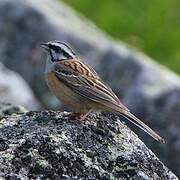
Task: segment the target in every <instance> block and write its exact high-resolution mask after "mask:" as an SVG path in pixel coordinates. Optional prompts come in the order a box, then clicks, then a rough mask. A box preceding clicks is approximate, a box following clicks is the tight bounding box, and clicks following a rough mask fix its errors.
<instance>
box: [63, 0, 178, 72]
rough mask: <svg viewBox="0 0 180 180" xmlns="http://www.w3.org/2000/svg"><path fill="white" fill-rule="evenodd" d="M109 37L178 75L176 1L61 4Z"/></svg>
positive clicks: (100, 0)
mask: <svg viewBox="0 0 180 180" xmlns="http://www.w3.org/2000/svg"><path fill="white" fill-rule="evenodd" d="M64 2H66V3H67V4H69V5H70V6H72V7H73V8H74V9H76V10H77V11H79V12H81V13H82V14H84V15H85V16H86V17H87V18H89V19H91V20H92V21H93V22H94V23H95V24H96V25H97V26H98V27H100V28H101V29H103V30H104V31H106V32H107V33H108V34H110V35H111V36H112V37H114V38H116V39H120V40H122V41H124V42H127V43H128V44H129V45H131V46H133V47H135V48H136V49H139V50H141V51H143V52H145V53H146V54H147V55H149V56H150V57H152V58H154V59H155V60H156V61H158V62H159V63H161V64H164V65H166V66H168V67H169V68H171V69H172V70H174V71H175V72H177V73H178V74H180V0H138V1H135V0H64Z"/></svg>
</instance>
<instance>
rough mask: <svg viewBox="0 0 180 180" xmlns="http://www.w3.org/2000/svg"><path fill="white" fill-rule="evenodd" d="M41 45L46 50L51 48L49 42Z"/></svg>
mask: <svg viewBox="0 0 180 180" xmlns="http://www.w3.org/2000/svg"><path fill="white" fill-rule="evenodd" d="M40 46H41V47H42V48H44V49H46V50H49V45H48V44H47V43H41V44H40Z"/></svg>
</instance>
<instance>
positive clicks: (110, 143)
mask: <svg viewBox="0 0 180 180" xmlns="http://www.w3.org/2000/svg"><path fill="white" fill-rule="evenodd" d="M0 122H1V123H0V163H1V165H0V178H6V179H20V180H21V179H22V180H24V179H54V180H55V179H57V180H58V179H142V180H146V179H159V180H161V179H162V180H169V179H171V180H178V178H177V177H176V176H175V175H174V174H173V173H172V172H171V171H170V170H169V169H168V168H167V167H165V166H164V165H163V163H162V162H161V161H159V159H158V158H157V157H156V156H155V155H154V153H153V152H152V151H150V150H149V149H148V148H147V147H146V146H145V144H144V143H143V142H142V141H141V140H139V139H138V137H137V136H136V135H135V134H134V133H133V132H132V131H130V129H129V128H127V126H126V125H124V124H123V123H121V122H120V121H119V118H118V117H117V116H114V115H110V114H105V113H104V114H92V115H91V116H89V117H88V120H87V121H84V122H82V121H79V120H76V119H73V118H72V116H71V114H69V113H67V112H64V113H62V112H58V111H57V112H55V111H41V112H37V111H36V112H33V111H30V112H27V113H24V114H21V115H16V114H14V115H12V116H8V117H7V116H5V117H3V116H2V117H1V120H0Z"/></svg>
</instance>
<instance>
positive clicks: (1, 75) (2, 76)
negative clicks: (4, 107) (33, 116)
mask: <svg viewBox="0 0 180 180" xmlns="http://www.w3.org/2000/svg"><path fill="white" fill-rule="evenodd" d="M0 102H10V103H13V104H20V105H21V106H25V107H26V108H28V109H31V110H35V109H38V108H40V104H39V102H38V101H37V100H36V98H35V96H34V94H33V92H32V90H31V88H30V86H29V85H28V84H27V83H26V82H25V81H24V79H23V78H22V77H21V76H20V75H19V74H18V73H16V72H13V71H11V70H8V69H7V68H5V67H4V66H3V65H2V64H1V63H0Z"/></svg>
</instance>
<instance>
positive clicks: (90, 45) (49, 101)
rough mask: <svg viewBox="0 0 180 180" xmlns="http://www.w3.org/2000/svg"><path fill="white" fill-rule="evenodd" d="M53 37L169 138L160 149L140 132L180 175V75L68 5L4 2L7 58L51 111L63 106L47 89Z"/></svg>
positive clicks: (2, 43)
mask: <svg viewBox="0 0 180 180" xmlns="http://www.w3.org/2000/svg"><path fill="white" fill-rule="evenodd" d="M6 12H8V13H6ZM53 39H58V40H61V41H65V42H67V43H69V44H70V45H71V46H72V47H74V48H75V49H76V50H77V52H79V53H80V55H81V56H82V57H85V60H86V61H87V62H88V63H89V64H91V65H92V66H93V67H94V68H95V69H96V70H97V71H98V73H99V74H100V75H101V77H102V78H103V79H104V80H106V81H107V82H108V83H109V85H110V86H111V87H112V88H113V89H114V91H115V92H116V94H117V95H118V96H119V97H120V98H122V99H123V102H124V103H125V104H126V105H127V106H128V107H129V108H130V109H131V110H132V112H134V113H135V114H136V115H137V116H138V117H140V118H142V119H144V121H146V123H147V124H149V125H150V126H151V127H152V128H153V129H154V130H156V131H157V132H159V133H160V134H161V135H162V136H163V137H164V138H165V139H166V142H167V144H166V145H163V146H162V145H159V146H158V147H157V144H155V143H154V141H153V140H152V139H151V138H149V137H148V136H147V135H145V134H144V133H142V131H140V132H139V133H140V134H142V135H141V137H142V138H143V141H144V142H146V144H148V145H149V146H150V147H151V149H153V151H154V152H156V154H158V156H159V157H160V158H161V159H162V160H163V162H165V163H166V164H167V165H168V166H169V167H170V168H171V169H173V171H174V172H176V174H177V175H179V176H180V156H179V154H180V134H179V132H180V123H179V117H180V116H179V112H180V104H179V102H180V80H179V77H177V76H176V75H175V74H173V73H172V72H170V71H168V70H167V69H165V68H164V67H162V66H160V65H158V64H156V63H154V62H153V61H152V60H151V59H149V58H148V57H146V56H144V55H142V54H141V53H138V52H136V51H135V50H133V49H131V48H129V47H127V46H126V45H124V44H122V43H121V42H114V41H113V40H112V39H111V38H109V37H108V36H107V35H105V34H104V33H102V32H101V31H100V30H99V29H97V28H96V27H95V26H94V25H93V24H92V23H91V22H89V21H87V20H86V19H84V18H83V17H81V18H80V17H79V16H78V15H77V13H75V12H74V11H73V10H72V9H70V8H68V7H67V6H66V5H64V4H63V3H58V2H57V1H55V0H53V1H52V0H16V1H12V0H1V1H0V57H1V60H2V61H3V62H4V63H5V64H6V65H7V66H8V67H9V68H11V69H13V70H15V71H17V72H19V73H20V74H21V75H22V76H23V78H24V79H25V80H26V81H27V82H28V83H29V84H30V85H31V87H32V88H33V90H34V92H35V94H36V96H37V97H39V100H40V101H41V103H42V104H43V105H44V106H46V107H50V108H57V107H59V106H57V105H59V104H58V102H57V101H56V99H55V98H54V96H52V94H50V93H49V90H48V89H47V86H46V85H45V81H44V75H43V71H44V68H43V67H44V58H45V53H43V51H42V50H40V48H39V43H40V42H43V41H48V40H53ZM41 57H42V58H41Z"/></svg>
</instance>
